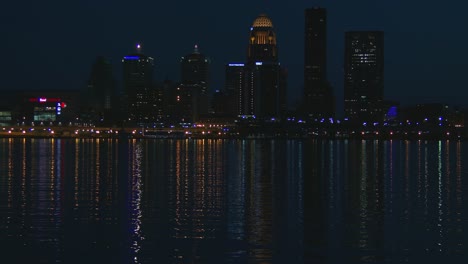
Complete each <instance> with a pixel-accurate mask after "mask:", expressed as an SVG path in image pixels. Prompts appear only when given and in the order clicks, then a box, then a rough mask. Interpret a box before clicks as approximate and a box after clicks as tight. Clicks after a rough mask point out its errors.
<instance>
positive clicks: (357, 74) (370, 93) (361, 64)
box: [344, 31, 385, 123]
mask: <svg viewBox="0 0 468 264" xmlns="http://www.w3.org/2000/svg"><path fill="white" fill-rule="evenodd" d="M344 54H345V55H344V74H345V75H344V110H345V117H346V118H349V120H350V121H352V122H359V123H360V122H368V121H381V120H382V119H383V116H384V114H385V113H383V111H382V101H383V96H384V33H383V31H352V32H346V34H345V51H344Z"/></svg>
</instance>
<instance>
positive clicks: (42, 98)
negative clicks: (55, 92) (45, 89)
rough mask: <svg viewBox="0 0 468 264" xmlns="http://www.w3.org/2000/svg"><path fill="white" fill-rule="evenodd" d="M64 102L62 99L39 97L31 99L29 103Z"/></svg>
mask: <svg viewBox="0 0 468 264" xmlns="http://www.w3.org/2000/svg"><path fill="white" fill-rule="evenodd" d="M61 101H62V100H60V98H47V97H37V98H29V102H32V103H60V102H61Z"/></svg>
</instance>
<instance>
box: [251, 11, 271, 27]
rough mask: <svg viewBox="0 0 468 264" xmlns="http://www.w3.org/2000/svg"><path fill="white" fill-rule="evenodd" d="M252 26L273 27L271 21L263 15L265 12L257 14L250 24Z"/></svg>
mask: <svg viewBox="0 0 468 264" xmlns="http://www.w3.org/2000/svg"><path fill="white" fill-rule="evenodd" d="M252 27H254V28H272V27H273V22H271V19H270V18H269V17H268V16H267V15H265V14H261V15H260V16H258V17H257V18H256V19H255V20H254V22H253V24H252Z"/></svg>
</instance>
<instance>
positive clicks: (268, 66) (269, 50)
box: [238, 14, 286, 118]
mask: <svg viewBox="0 0 468 264" xmlns="http://www.w3.org/2000/svg"><path fill="white" fill-rule="evenodd" d="M249 37H250V38H249V45H248V49H247V63H246V65H245V66H244V78H245V79H244V86H243V89H242V90H241V91H240V93H239V96H238V98H239V104H238V105H239V107H240V109H239V114H240V115H245V116H255V117H259V118H272V117H279V116H280V115H281V114H283V113H284V112H285V109H284V108H285V106H286V91H285V89H286V87H285V86H284V85H282V84H284V83H285V81H284V80H283V78H285V75H283V74H282V73H283V72H285V71H282V70H281V67H280V64H279V63H278V48H277V45H276V33H275V31H274V29H273V23H272V21H271V19H270V18H269V17H268V16H266V15H264V14H261V15H260V16H258V17H257V18H256V19H255V20H254V22H253V24H252V27H251V28H250V36H249Z"/></svg>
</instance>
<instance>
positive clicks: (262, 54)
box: [247, 14, 278, 62]
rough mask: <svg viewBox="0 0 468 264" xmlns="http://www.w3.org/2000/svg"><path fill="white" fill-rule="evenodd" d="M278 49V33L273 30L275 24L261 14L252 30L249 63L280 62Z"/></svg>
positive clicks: (253, 24) (248, 54)
mask: <svg viewBox="0 0 468 264" xmlns="http://www.w3.org/2000/svg"><path fill="white" fill-rule="evenodd" d="M277 51H278V50H277V47H276V33H275V31H274V30H273V22H272V21H271V19H270V18H269V17H268V16H267V15H265V14H260V15H259V16H258V17H257V18H256V19H255V20H254V21H253V23H252V27H251V28H250V39H249V48H248V51H247V60H248V61H249V62H260V61H270V62H276V61H277V60H278V52H277Z"/></svg>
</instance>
